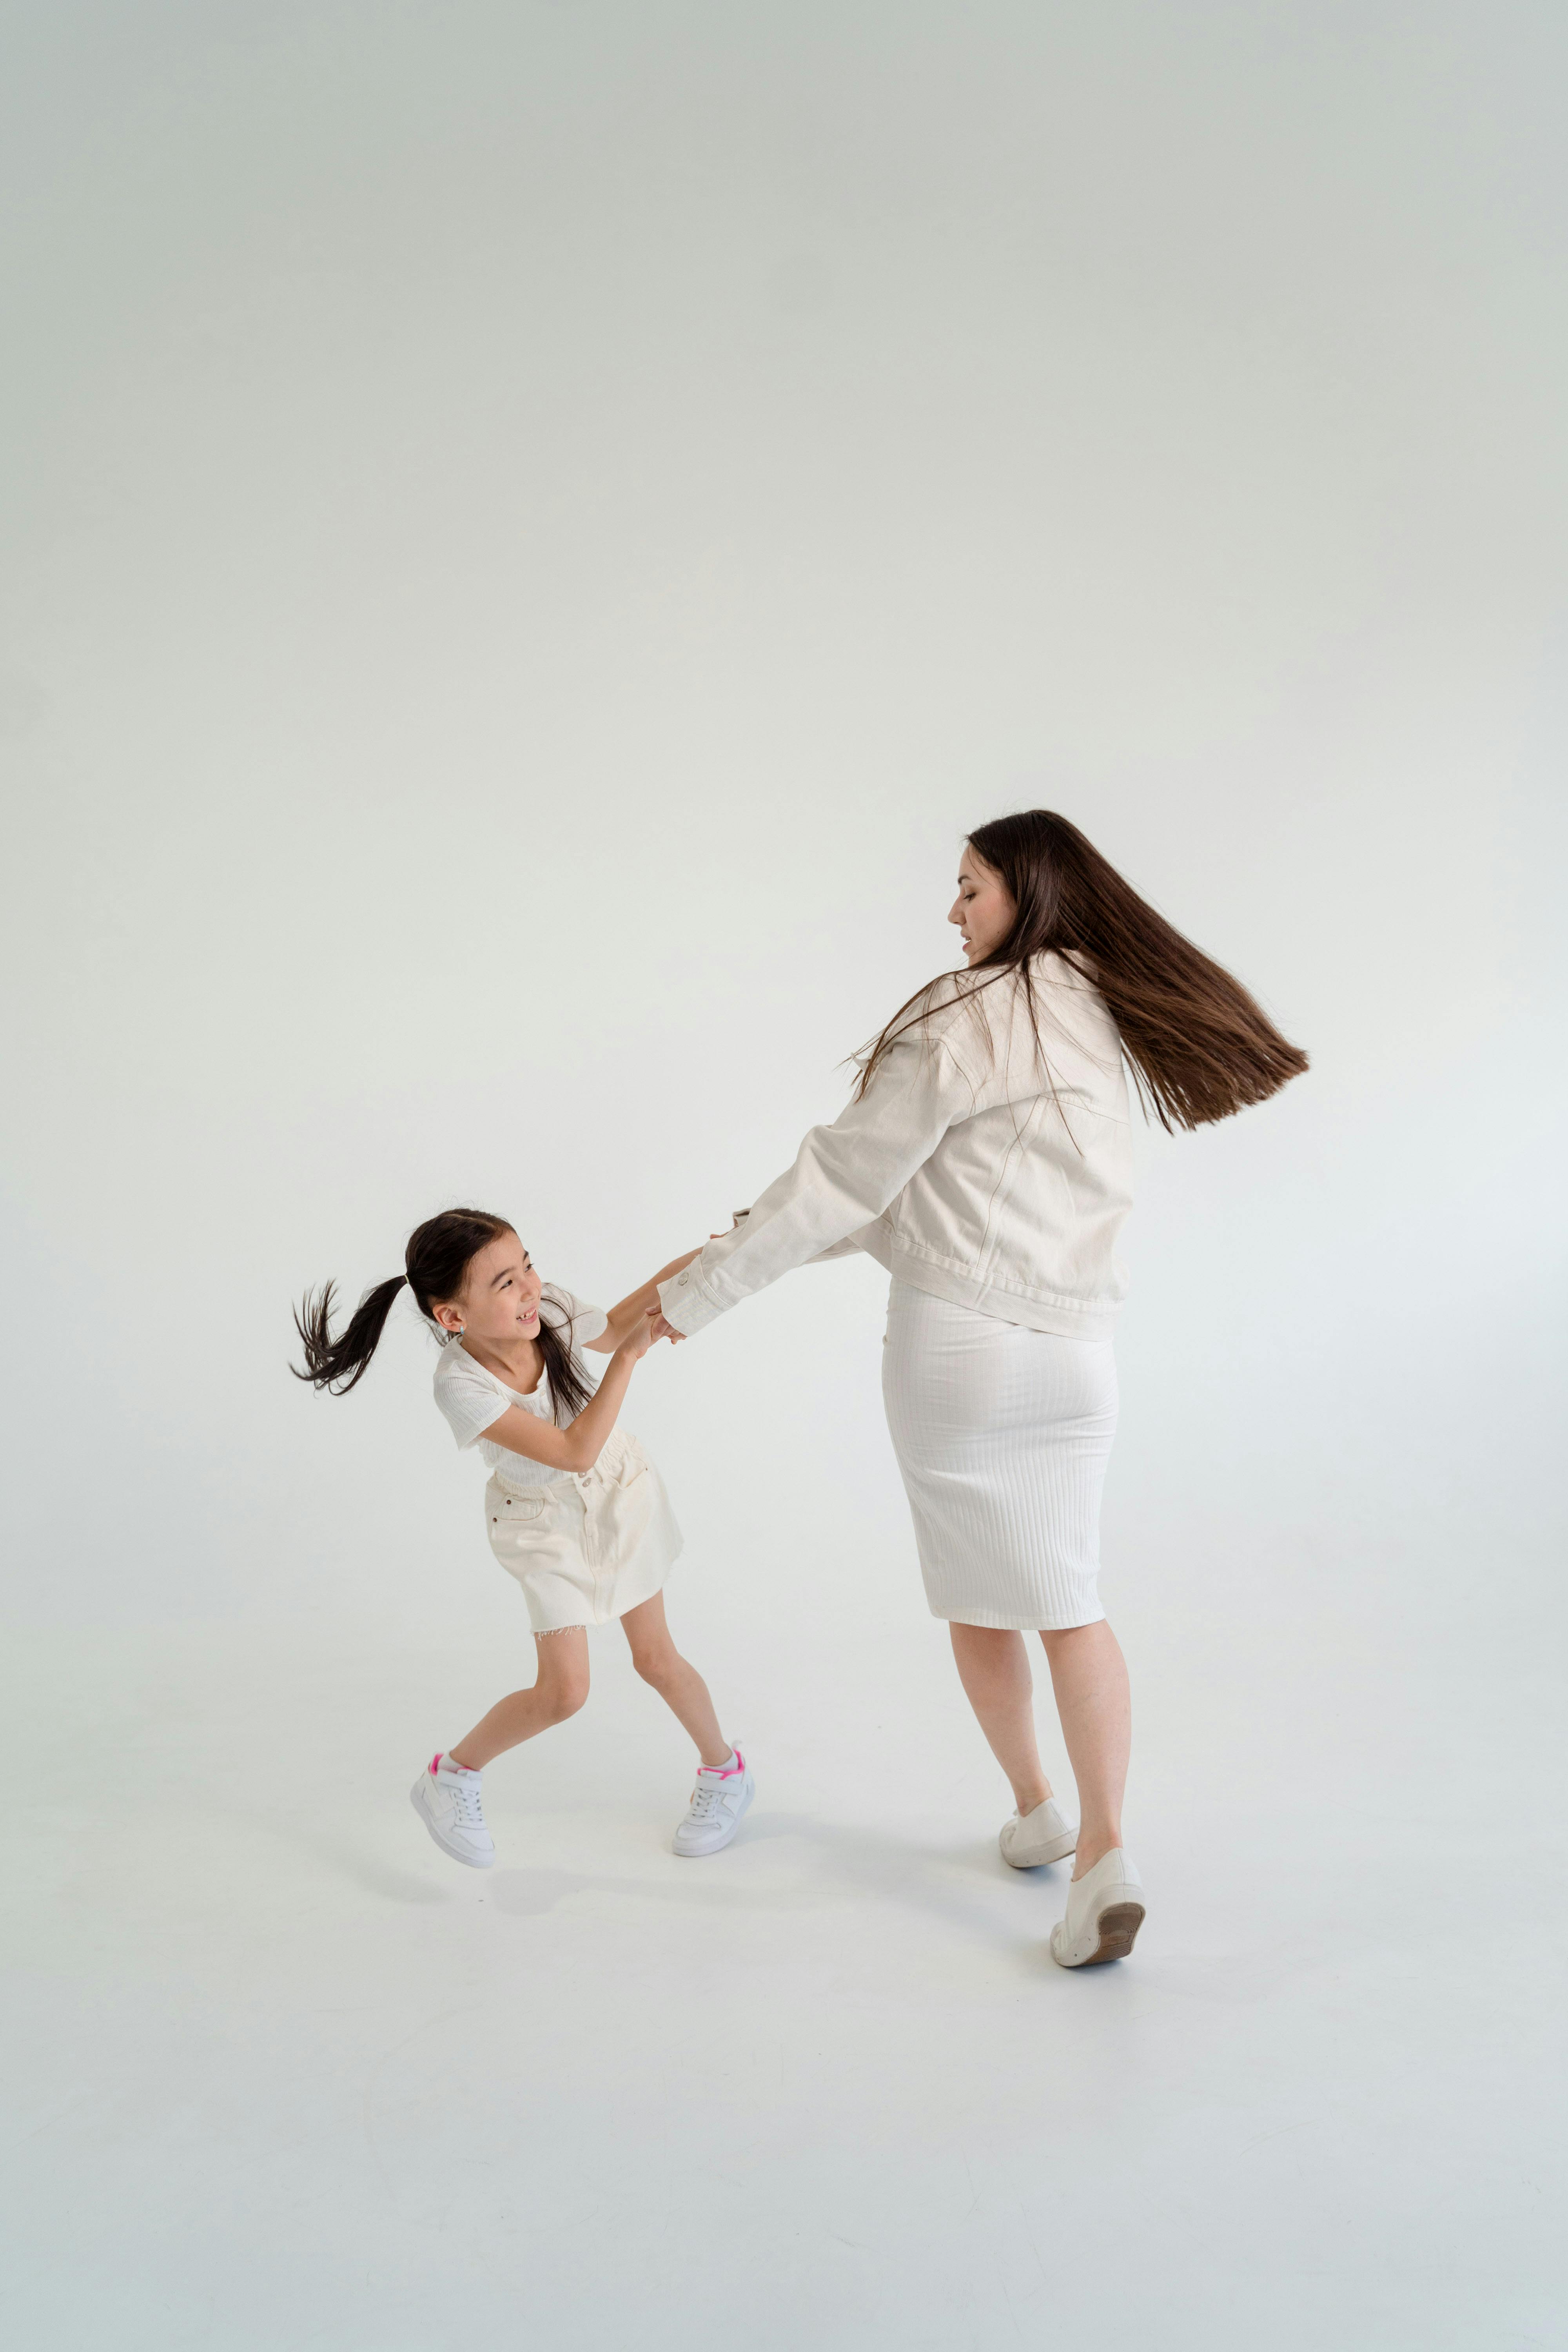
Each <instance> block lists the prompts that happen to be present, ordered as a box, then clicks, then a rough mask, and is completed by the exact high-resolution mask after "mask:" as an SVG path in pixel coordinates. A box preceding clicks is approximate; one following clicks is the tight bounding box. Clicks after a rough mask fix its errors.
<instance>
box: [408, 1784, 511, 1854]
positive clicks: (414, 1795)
mask: <svg viewBox="0 0 1568 2352" xmlns="http://www.w3.org/2000/svg"><path fill="white" fill-rule="evenodd" d="M408 1801H409V1803H410V1804H411V1805H412V1806H413V1808H414V1810H415V1811H416V1813H417V1814H418V1816H419V1818H420V1820H421V1821H422V1822H424V1824H425V1826H426V1829H427V1830H428V1831H429V1832H430V1842H431V1843H432V1844H433V1845H438V1846H439V1847H440V1849H441V1851H442V1853H444V1854H445V1855H446V1856H447V1860H448V1861H450V1862H460V1863H461V1864H463V1866H464V1868H465V1869H466V1870H493V1869H494V1868H495V1859H496V1858H495V1856H494V1854H493V1853H492V1854H489V1855H484V1856H481V1855H479V1854H477V1853H461V1852H460V1851H459V1850H458V1847H457V1846H455V1845H448V1844H447V1841H446V1839H445V1838H444V1837H443V1836H442V1835H441V1832H440V1831H439V1830H438V1829H437V1827H436V1824H435V1822H433V1821H432V1820H431V1818H430V1816H429V1814H428V1813H427V1812H426V1810H425V1808H424V1806H423V1805H422V1804H421V1803H420V1801H419V1783H418V1781H417V1780H416V1782H415V1783H414V1786H413V1788H412V1789H410V1790H409V1792H408Z"/></svg>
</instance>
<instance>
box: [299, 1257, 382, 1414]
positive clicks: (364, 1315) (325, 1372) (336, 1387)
mask: <svg viewBox="0 0 1568 2352" xmlns="http://www.w3.org/2000/svg"><path fill="white" fill-rule="evenodd" d="M405 1280H406V1276H404V1275H401V1274H395V1275H394V1276H393V1277H392V1279H391V1281H390V1282H378V1283H377V1284H376V1286H375V1288H374V1290H367V1291H366V1292H365V1295H364V1297H363V1298H362V1299H361V1300H360V1303H359V1305H358V1306H357V1307H355V1308H354V1311H353V1314H352V1315H351V1316H350V1318H349V1319H348V1321H347V1323H346V1324H345V1325H344V1327H343V1328H342V1330H341V1331H340V1332H339V1333H338V1335H337V1337H336V1339H334V1338H333V1337H332V1321H331V1317H332V1292H333V1290H334V1288H335V1287H336V1286H335V1285H334V1284H332V1283H331V1282H329V1283H327V1284H325V1285H324V1286H323V1287H322V1288H321V1290H319V1291H315V1290H308V1291H307V1292H306V1293H305V1299H304V1307H303V1310H302V1311H301V1310H300V1308H299V1307H296V1308H295V1310H294V1328H295V1330H296V1331H298V1333H299V1334H300V1345H301V1346H302V1347H303V1349H304V1350H305V1368H304V1370H302V1371H301V1370H300V1366H299V1365H298V1364H290V1365H289V1370H290V1371H291V1372H292V1373H293V1375H294V1378H295V1379H296V1380H297V1381H310V1385H311V1387H312V1388H317V1389H326V1390H327V1391H329V1393H330V1394H331V1395H332V1396H347V1394H348V1392H349V1391H350V1389H352V1388H357V1386H358V1385H359V1383H360V1381H362V1380H363V1378H364V1375H365V1373H366V1371H367V1370H368V1369H369V1366H370V1360H371V1358H372V1357H373V1356H374V1353H375V1349H376V1342H377V1340H378V1339H380V1338H381V1335H382V1332H383V1330H384V1328H385V1324H386V1318H387V1315H388V1313H389V1311H390V1309H391V1307H392V1302H393V1300H394V1299H395V1297H396V1296H397V1294H398V1292H399V1291H400V1290H401V1289H402V1287H403V1285H404V1283H405Z"/></svg>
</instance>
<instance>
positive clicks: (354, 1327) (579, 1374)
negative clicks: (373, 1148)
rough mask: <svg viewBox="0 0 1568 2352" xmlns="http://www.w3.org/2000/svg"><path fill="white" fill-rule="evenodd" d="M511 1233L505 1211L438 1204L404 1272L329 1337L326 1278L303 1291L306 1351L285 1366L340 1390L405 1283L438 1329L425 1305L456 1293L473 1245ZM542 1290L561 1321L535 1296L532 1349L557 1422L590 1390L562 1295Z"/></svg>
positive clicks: (569, 1417) (363, 1365)
mask: <svg viewBox="0 0 1568 2352" xmlns="http://www.w3.org/2000/svg"><path fill="white" fill-rule="evenodd" d="M515 1231H516V1228H515V1227H514V1226H512V1225H510V1224H509V1223H507V1221H506V1219H505V1218H504V1217H492V1216H491V1215H490V1213H489V1211H488V1210H486V1209H443V1210H442V1212H441V1213H440V1215H439V1216H438V1217H427V1218H426V1221H425V1223H423V1224H422V1225H416V1227H415V1229H414V1231H413V1232H412V1233H411V1234H409V1236H408V1247H407V1249H406V1250H405V1252H404V1255H403V1263H404V1265H405V1267H406V1268H407V1271H406V1273H405V1274H395V1275H394V1276H392V1278H391V1280H390V1281H389V1282H378V1283H377V1284H376V1286H375V1288H374V1290H367V1291H366V1292H365V1295H364V1297H363V1298H362V1299H361V1300H360V1303H359V1305H358V1306H357V1307H355V1308H354V1311H353V1314H352V1315H351V1316H350V1317H349V1319H348V1321H347V1323H346V1324H345V1325H344V1326H343V1328H342V1330H341V1331H340V1332H339V1333H338V1334H337V1335H336V1337H335V1338H334V1337H333V1334H332V1322H331V1316H332V1292H333V1289H334V1285H333V1284H331V1283H330V1282H329V1283H327V1284H326V1285H324V1286H323V1287H322V1288H321V1290H319V1291H310V1290H308V1291H307V1292H306V1293H305V1299H304V1305H303V1307H302V1308H298V1307H297V1308H296V1309H295V1312H294V1328H295V1329H296V1331H298V1333H299V1334H300V1342H301V1344H302V1346H303V1348H304V1350H305V1364H304V1369H303V1370H300V1366H299V1365H298V1364H290V1365H289V1370H290V1371H291V1372H292V1373H293V1375H294V1377H295V1379H296V1380H297V1381H310V1384H311V1386H312V1387H313V1388H318V1389H327V1390H330V1391H331V1393H332V1395H334V1396H347V1394H348V1392H349V1391H350V1389H352V1388H355V1387H357V1386H358V1384H359V1382H360V1381H362V1380H363V1378H364V1375H365V1371H366V1370H367V1368H368V1366H369V1363H370V1360H371V1358H372V1357H373V1356H374V1353H375V1349H376V1342H377V1340H378V1339H380V1338H381V1335H382V1331H383V1329H384V1327H385V1323H386V1318H387V1315H388V1312H389V1311H390V1309H391V1306H392V1302H393V1300H394V1299H395V1297H396V1296H397V1294H398V1292H399V1291H400V1290H401V1289H402V1287H403V1286H404V1284H405V1282H406V1283H407V1285H408V1287H409V1289H410V1290H411V1291H412V1292H413V1293H414V1303H415V1305H416V1307H418V1309H419V1312H420V1313H421V1315H423V1316H424V1318H425V1319H426V1322H427V1323H428V1324H429V1325H430V1327H431V1328H432V1330H436V1331H438V1330H439V1329H440V1328H441V1327H440V1325H439V1324H438V1323H437V1321H436V1318H435V1317H434V1315H433V1314H432V1313H431V1311H430V1310H431V1308H432V1307H437V1306H444V1305H445V1304H446V1303H447V1301H448V1300H450V1299H454V1298H460V1297H462V1295H463V1284H464V1282H465V1281H466V1280H467V1278H468V1267H469V1266H470V1265H471V1264H472V1263H473V1260H474V1259H475V1258H476V1257H477V1256H478V1255H479V1252H480V1250H482V1249H484V1248H486V1247H487V1246H488V1245H489V1243H491V1242H499V1241H500V1239H501V1238H502V1236H503V1235H504V1234H510V1233H514V1232H515ZM544 1296H545V1298H547V1299H549V1301H550V1303H551V1304H552V1306H553V1307H556V1308H557V1309H558V1310H560V1311H561V1312H562V1313H563V1323H562V1324H560V1325H557V1324H553V1323H552V1322H551V1321H550V1319H549V1318H548V1317H547V1316H546V1315H545V1313H544V1311H543V1301H541V1307H540V1317H539V1352H540V1354H541V1355H542V1357H543V1359H544V1376H545V1378H546V1380H548V1381H549V1382H550V1401H551V1403H552V1405H553V1407H554V1409H555V1418H556V1421H557V1422H558V1423H563V1422H567V1421H574V1420H575V1418H576V1416H577V1415H578V1413H580V1412H582V1410H583V1407H584V1405H585V1404H586V1403H587V1402H588V1399H589V1398H590V1396H591V1395H592V1394H593V1391H592V1389H590V1387H589V1386H588V1382H587V1379H586V1377H585V1374H584V1367H583V1365H582V1362H581V1361H580V1360H579V1358H578V1357H577V1354H576V1352H575V1350H574V1348H573V1345H572V1322H571V1317H570V1314H569V1313H567V1312H566V1310H565V1302H564V1300H563V1299H562V1298H561V1297H559V1296H558V1295H557V1294H555V1293H553V1292H551V1291H548V1290H547V1291H546V1292H545V1294H544Z"/></svg>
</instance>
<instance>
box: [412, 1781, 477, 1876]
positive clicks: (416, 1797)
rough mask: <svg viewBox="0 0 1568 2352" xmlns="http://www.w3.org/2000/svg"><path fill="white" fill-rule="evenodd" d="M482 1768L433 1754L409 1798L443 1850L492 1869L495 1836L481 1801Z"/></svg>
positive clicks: (470, 1863) (474, 1866)
mask: <svg viewBox="0 0 1568 2352" xmlns="http://www.w3.org/2000/svg"><path fill="white" fill-rule="evenodd" d="M483 1777H484V1776H483V1774H482V1773H479V1772H470V1771H468V1769H466V1768H465V1767H464V1766H463V1765H461V1764H454V1763H453V1761H452V1759H451V1758H450V1757H449V1756H432V1758H431V1759H430V1761H429V1763H428V1764H427V1765H426V1767H425V1769H424V1771H423V1772H421V1774H420V1775H419V1778H418V1779H417V1780H416V1781H415V1783H414V1786H413V1788H412V1789H410V1790H409V1791H408V1801H409V1802H410V1804H412V1806H413V1808H414V1810H415V1811H416V1813H417V1814H418V1816H419V1818H420V1820H421V1821H422V1822H424V1824H425V1826H426V1829H427V1830H428V1831H429V1832H430V1834H431V1836H432V1837H433V1838H434V1839H435V1841H436V1843H437V1845H438V1846H439V1847H440V1849H441V1851H442V1853H449V1854H450V1855H451V1857H452V1859H453V1861H454V1862H466V1863H467V1864H468V1868H469V1869H470V1870H489V1867H490V1864H492V1863H493V1862H494V1860H495V1858H496V1849H495V1840H494V1839H493V1838H492V1837H491V1835H490V1833H489V1830H488V1829H486V1827H485V1809H484V1806H483V1804H482V1803H481V1802H480V1801H479V1782H480V1780H482V1779H483Z"/></svg>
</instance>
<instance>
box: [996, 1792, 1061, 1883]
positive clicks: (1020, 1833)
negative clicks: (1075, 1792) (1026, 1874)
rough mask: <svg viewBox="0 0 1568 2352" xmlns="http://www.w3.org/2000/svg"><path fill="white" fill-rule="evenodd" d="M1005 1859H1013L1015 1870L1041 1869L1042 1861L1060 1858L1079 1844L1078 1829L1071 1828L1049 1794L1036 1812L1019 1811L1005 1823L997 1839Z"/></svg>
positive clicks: (1058, 1860)
mask: <svg viewBox="0 0 1568 2352" xmlns="http://www.w3.org/2000/svg"><path fill="white" fill-rule="evenodd" d="M997 1843H998V1844H999V1845H1000V1847H1001V1849H1002V1859H1003V1861H1004V1862H1010V1863H1011V1864H1012V1865H1013V1867H1014V1869H1015V1870H1037V1869H1038V1867H1039V1865H1040V1864H1041V1863H1042V1862H1060V1861H1061V1859H1062V1857H1063V1855H1064V1854H1068V1853H1072V1851H1073V1849H1074V1848H1075V1847H1076V1845H1077V1844H1078V1832H1077V1831H1076V1830H1074V1829H1069V1828H1068V1824H1067V1823H1066V1822H1064V1821H1063V1819H1062V1817H1061V1815H1060V1813H1058V1811H1057V1809H1056V1806H1055V1804H1054V1803H1053V1801H1051V1799H1050V1798H1049V1797H1047V1799H1046V1801H1045V1802H1044V1803H1043V1804H1039V1805H1037V1806H1036V1807H1035V1810H1034V1811H1033V1812H1032V1813H1015V1814H1014V1816H1013V1818H1012V1820H1011V1821H1010V1822H1005V1823H1004V1824H1003V1829H1002V1834H1001V1836H1000V1838H999V1839H998V1840H997Z"/></svg>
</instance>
